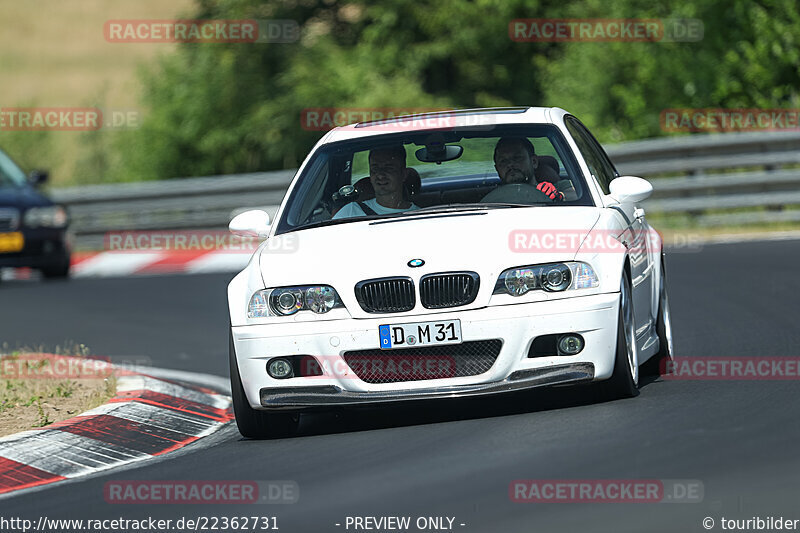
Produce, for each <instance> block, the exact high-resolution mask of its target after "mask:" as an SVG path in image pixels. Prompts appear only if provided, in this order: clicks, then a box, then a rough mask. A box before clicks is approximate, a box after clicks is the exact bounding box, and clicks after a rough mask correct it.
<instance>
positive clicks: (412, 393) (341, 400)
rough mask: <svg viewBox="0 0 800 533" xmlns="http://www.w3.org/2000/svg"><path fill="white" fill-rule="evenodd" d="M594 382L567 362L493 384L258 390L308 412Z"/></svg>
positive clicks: (271, 403)
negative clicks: (360, 389) (368, 389)
mask: <svg viewBox="0 0 800 533" xmlns="http://www.w3.org/2000/svg"><path fill="white" fill-rule="evenodd" d="M593 379H594V365H593V364H592V363H569V364H565V365H557V366H552V367H547V368H533V369H531V370H519V371H517V372H514V373H513V374H511V375H510V376H509V377H508V378H506V379H504V380H502V381H497V382H492V383H475V384H471V385H451V386H443V387H438V388H432V389H431V388H429V389H417V390H414V389H411V390H392V391H384V392H351V391H346V390H343V389H341V388H339V387H337V386H335V385H329V386H321V387H320V386H310V387H281V388H264V389H261V391H260V395H261V405H262V406H263V407H266V408H273V409H307V408H312V407H321V406H322V407H337V406H348V405H361V404H365V403H367V404H368V403H386V402H400V401H410V400H433V399H436V398H463V397H468V396H479V395H488V394H497V393H501V392H513V391H517V390H525V389H532V388H535V387H545V386H548V385H563V384H567V383H579V382H581V381H592V380H593Z"/></svg>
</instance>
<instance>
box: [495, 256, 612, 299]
mask: <svg viewBox="0 0 800 533" xmlns="http://www.w3.org/2000/svg"><path fill="white" fill-rule="evenodd" d="M599 285H600V282H599V280H598V279H597V274H595V273H594V270H592V267H590V266H589V265H588V264H586V263H579V262H567V263H548V264H544V265H530V266H522V267H516V268H509V269H508V270H505V271H503V273H502V274H500V277H499V278H498V280H497V283H496V284H495V287H494V294H510V295H511V296H522V295H523V294H525V293H527V292H529V291H533V290H537V289H538V290H544V291H547V292H561V291H566V290H574V289H591V288H593V287H597V286H599Z"/></svg>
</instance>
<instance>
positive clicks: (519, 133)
mask: <svg viewBox="0 0 800 533" xmlns="http://www.w3.org/2000/svg"><path fill="white" fill-rule="evenodd" d="M564 205H594V203H593V200H592V198H591V194H590V193H589V191H588V189H587V187H586V182H585V181H584V179H583V177H582V175H581V173H580V170H579V167H578V165H577V163H576V161H575V159H574V158H573V156H572V153H571V151H570V150H569V148H568V147H567V144H566V141H565V140H564V137H563V136H562V134H561V132H560V131H559V130H558V128H556V127H555V126H552V125H510V126H491V127H473V128H464V129H460V130H448V131H415V132H405V133H397V134H387V135H376V136H372V137H367V138H361V139H356V140H351V141H340V142H335V143H330V144H328V145H325V146H323V147H321V148H320V149H319V150H317V152H316V153H315V154H314V155H313V156H312V159H311V160H310V161H309V163H308V164H307V165H306V167H305V169H304V171H303V173H302V174H301V176H300V177H299V178H298V181H297V183H296V185H295V187H294V188H293V190H292V193H291V194H290V197H289V200H288V202H287V204H286V208H285V209H284V210H283V213H282V216H281V219H280V221H279V223H278V227H277V229H276V231H277V233H285V232H287V231H292V230H296V229H302V228H307V227H312V226H313V227H315V226H320V225H330V224H340V223H346V222H352V221H356V220H364V219H365V218H366V219H369V218H384V217H402V216H410V215H415V214H422V213H430V212H437V211H453V210H455V211H458V210H465V209H500V208H509V207H529V206H564Z"/></svg>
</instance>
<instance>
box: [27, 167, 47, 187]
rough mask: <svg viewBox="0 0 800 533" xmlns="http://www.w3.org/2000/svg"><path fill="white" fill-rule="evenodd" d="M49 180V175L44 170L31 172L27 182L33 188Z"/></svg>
mask: <svg viewBox="0 0 800 533" xmlns="http://www.w3.org/2000/svg"><path fill="white" fill-rule="evenodd" d="M49 178H50V173H49V172H48V171H46V170H32V171H31V173H30V174H28V182H29V183H30V184H31V185H33V186H34V187H38V186H39V185H42V184H43V183H45V182H46V181H47V180H48V179H49Z"/></svg>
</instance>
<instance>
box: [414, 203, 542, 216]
mask: <svg viewBox="0 0 800 533" xmlns="http://www.w3.org/2000/svg"><path fill="white" fill-rule="evenodd" d="M539 205H550V204H549V203H545V202H541V203H534V204H512V203H503V202H481V203H471V204H444V205H431V206H428V207H422V208H420V209H414V210H413V211H405V212H403V213H401V214H402V215H403V216H409V215H419V214H425V213H436V212H438V211H457V210H469V209H501V208H509V207H531V206H539Z"/></svg>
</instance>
